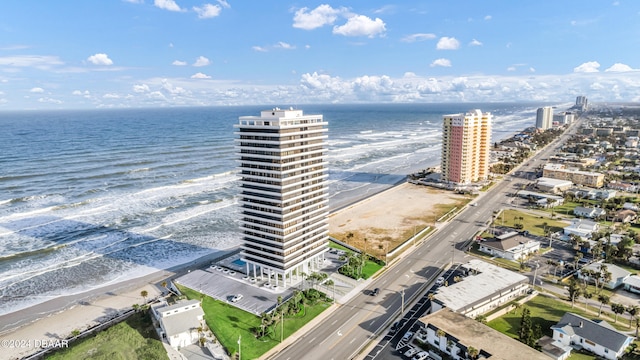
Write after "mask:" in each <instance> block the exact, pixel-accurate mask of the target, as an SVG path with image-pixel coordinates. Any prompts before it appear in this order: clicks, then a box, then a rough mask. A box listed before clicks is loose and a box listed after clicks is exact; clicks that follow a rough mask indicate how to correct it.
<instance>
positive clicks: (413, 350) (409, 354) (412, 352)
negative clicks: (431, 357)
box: [404, 347, 418, 358]
mask: <svg viewBox="0 0 640 360" xmlns="http://www.w3.org/2000/svg"><path fill="white" fill-rule="evenodd" d="M417 352H418V349H416V348H414V347H410V348H409V350H407V351H405V353H404V356H406V357H408V358H411V357H412V356H413V355H415V354H416V353H417Z"/></svg>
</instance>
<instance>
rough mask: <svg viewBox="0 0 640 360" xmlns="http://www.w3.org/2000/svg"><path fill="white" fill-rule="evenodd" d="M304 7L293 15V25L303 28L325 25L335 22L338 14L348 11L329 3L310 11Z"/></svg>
mask: <svg viewBox="0 0 640 360" xmlns="http://www.w3.org/2000/svg"><path fill="white" fill-rule="evenodd" d="M308 10H309V8H307V7H304V8H302V9H299V10H298V11H296V13H295V15H294V16H293V27H294V28H297V29H303V30H313V29H317V28H319V27H323V26H325V25H331V24H333V23H334V22H335V21H336V19H337V18H338V15H339V14H341V13H344V12H345V11H346V9H345V8H339V9H334V8H332V7H331V6H329V5H327V4H322V5H320V6H318V7H317V8H315V9H313V10H311V11H308Z"/></svg>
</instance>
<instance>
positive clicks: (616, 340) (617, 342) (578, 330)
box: [551, 312, 631, 352]
mask: <svg viewBox="0 0 640 360" xmlns="http://www.w3.org/2000/svg"><path fill="white" fill-rule="evenodd" d="M603 323H605V321H602V322H601V323H596V322H594V321H591V320H589V319H587V318H585V317H582V316H580V315H577V314H574V313H570V312H568V313H565V314H564V316H563V317H562V319H560V321H559V322H558V323H557V324H556V325H554V326H552V327H551V329H552V330H554V331H560V332H562V333H564V334H567V335H571V336H573V335H577V336H579V337H581V338H583V339H586V340H590V341H593V342H594V343H596V344H598V345H601V346H603V347H605V348H607V349H610V350H613V351H615V352H618V351H620V350H621V349H622V348H623V347H625V346H626V345H627V344H628V341H629V339H630V338H631V337H629V336H627V335H626V334H623V333H621V332H619V331H617V330H614V329H612V328H611V327H608V326H605V325H604V324H603ZM607 325H609V324H607ZM609 326H610V325H609Z"/></svg>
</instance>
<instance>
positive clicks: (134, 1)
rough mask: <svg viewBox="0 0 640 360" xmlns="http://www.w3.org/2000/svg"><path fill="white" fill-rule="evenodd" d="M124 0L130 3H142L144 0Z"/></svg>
mask: <svg viewBox="0 0 640 360" xmlns="http://www.w3.org/2000/svg"><path fill="white" fill-rule="evenodd" d="M124 1H125V2H128V3H132V4H144V0H124Z"/></svg>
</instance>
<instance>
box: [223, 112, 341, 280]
mask: <svg viewBox="0 0 640 360" xmlns="http://www.w3.org/2000/svg"><path fill="white" fill-rule="evenodd" d="M239 120H240V121H239V123H238V124H237V125H235V126H234V127H235V128H236V131H235V134H236V142H237V145H236V148H237V149H238V152H239V154H238V155H239V157H240V174H239V175H240V178H241V179H240V201H239V202H240V207H241V214H242V219H241V230H242V233H243V234H244V243H243V245H242V258H243V260H244V261H245V262H246V269H247V274H251V273H252V274H253V276H259V277H264V276H265V275H266V276H270V277H273V280H272V281H273V285H275V286H287V285H288V284H291V283H292V282H295V281H297V280H299V279H300V277H299V275H300V274H301V273H303V272H304V273H306V274H309V273H311V272H313V271H315V270H317V269H319V267H320V266H321V265H322V262H323V261H324V252H325V251H326V250H327V240H328V233H329V225H328V220H327V219H328V214H329V211H328V203H329V200H328V194H327V177H328V174H327V161H326V151H327V150H326V148H325V141H326V139H327V134H326V132H327V122H325V121H324V120H323V118H322V115H304V114H303V112H302V110H294V109H289V110H282V109H279V108H275V109H273V110H265V111H262V112H261V113H260V116H241V117H240V119H239Z"/></svg>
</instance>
